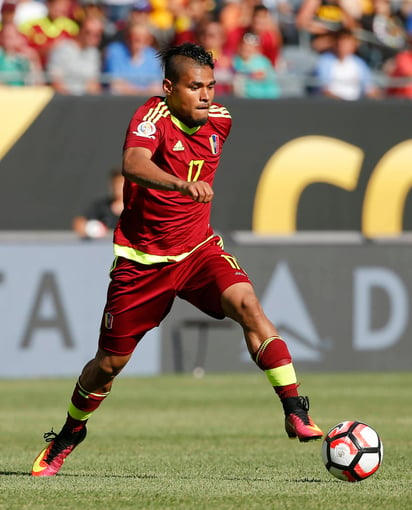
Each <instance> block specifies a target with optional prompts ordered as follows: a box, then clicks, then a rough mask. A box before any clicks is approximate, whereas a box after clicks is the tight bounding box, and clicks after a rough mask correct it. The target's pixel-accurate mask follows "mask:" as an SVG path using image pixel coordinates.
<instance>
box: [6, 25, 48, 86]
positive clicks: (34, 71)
mask: <svg viewBox="0 0 412 510" xmlns="http://www.w3.org/2000/svg"><path fill="white" fill-rule="evenodd" d="M0 83H2V84H4V85H13V86H22V85H40V84H42V83H43V76H42V70H41V65H40V59H39V58H38V55H37V54H36V52H34V51H33V50H32V49H31V48H29V47H28V46H27V43H26V41H25V39H24V37H23V36H22V35H21V33H20V32H19V31H18V29H17V27H16V26H15V25H14V24H13V23H6V24H5V25H4V26H3V28H2V30H1V31H0Z"/></svg>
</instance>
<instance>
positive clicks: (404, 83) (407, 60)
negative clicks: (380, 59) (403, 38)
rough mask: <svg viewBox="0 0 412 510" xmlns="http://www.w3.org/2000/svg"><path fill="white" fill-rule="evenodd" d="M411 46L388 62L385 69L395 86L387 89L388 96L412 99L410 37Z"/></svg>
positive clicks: (411, 49) (411, 48)
mask: <svg viewBox="0 0 412 510" xmlns="http://www.w3.org/2000/svg"><path fill="white" fill-rule="evenodd" d="M408 41H409V44H408V46H407V48H405V50H403V51H400V52H399V53H398V54H397V55H396V56H395V57H394V58H393V59H391V60H390V61H388V62H387V64H386V65H385V67H384V69H385V72H386V74H387V75H388V77H389V78H391V79H392V80H393V85H391V86H389V87H388V89H387V95H388V96H394V97H405V98H408V99H412V36H411V35H410V36H409V37H408Z"/></svg>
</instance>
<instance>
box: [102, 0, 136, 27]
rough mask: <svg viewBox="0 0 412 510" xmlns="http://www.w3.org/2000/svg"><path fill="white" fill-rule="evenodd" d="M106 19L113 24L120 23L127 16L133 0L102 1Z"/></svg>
mask: <svg viewBox="0 0 412 510" xmlns="http://www.w3.org/2000/svg"><path fill="white" fill-rule="evenodd" d="M102 2H103V5H104V11H105V13H106V16H107V19H108V20H109V21H111V22H113V23H119V22H120V23H121V22H122V20H125V19H127V18H128V16H129V12H130V11H131V9H132V5H133V4H134V2H135V0H102Z"/></svg>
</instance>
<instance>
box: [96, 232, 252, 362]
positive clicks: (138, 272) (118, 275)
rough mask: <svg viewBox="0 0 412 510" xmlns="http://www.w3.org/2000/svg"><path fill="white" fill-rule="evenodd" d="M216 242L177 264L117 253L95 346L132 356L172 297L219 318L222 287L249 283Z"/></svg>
mask: <svg viewBox="0 0 412 510" xmlns="http://www.w3.org/2000/svg"><path fill="white" fill-rule="evenodd" d="M219 241H220V238H219V237H218V236H216V237H213V238H212V239H211V240H210V241H209V242H208V243H206V244H204V245H203V246H201V247H200V248H198V249H197V250H195V252H193V253H192V254H191V255H189V256H188V257H186V258H185V259H184V260H182V261H181V262H173V263H167V264H154V265H150V266H148V265H144V264H139V263H136V262H133V261H131V260H128V259H125V258H122V257H118V258H117V260H116V261H115V262H116V263H115V267H114V268H113V269H112V271H111V273H110V277H111V282H110V285H109V289H108V294H107V302H106V306H105V309H104V314H103V319H102V324H101V328H100V339H99V347H100V348H101V349H104V350H105V351H109V352H112V353H114V354H118V355H127V354H130V353H131V352H132V351H133V350H134V348H135V347H136V345H137V343H138V342H139V340H140V339H141V338H142V337H143V335H144V334H145V333H146V332H147V331H149V330H150V329H152V328H154V327H155V326H158V325H159V324H160V323H161V321H162V320H163V319H164V318H165V317H166V315H167V314H168V313H169V311H170V309H171V307H172V304H173V301H174V299H175V297H176V296H179V297H180V298H182V299H185V300H186V301H189V303H192V304H193V305H194V306H196V307H197V308H199V309H200V310H202V311H203V312H204V313H206V314H208V315H210V316H212V317H215V318H216V319H223V318H224V317H225V315H224V312H223V310H222V306H221V302H220V299H221V295H222V293H223V291H224V290H225V289H227V288H228V287H230V286H231V285H233V284H234V283H239V282H247V283H251V282H250V280H249V278H248V276H247V274H246V272H245V271H244V270H243V269H242V268H241V267H240V266H239V264H238V262H237V260H236V258H235V257H233V256H232V255H230V254H229V253H227V252H225V251H224V250H223V249H222V248H221V247H220V246H219V244H218V243H219Z"/></svg>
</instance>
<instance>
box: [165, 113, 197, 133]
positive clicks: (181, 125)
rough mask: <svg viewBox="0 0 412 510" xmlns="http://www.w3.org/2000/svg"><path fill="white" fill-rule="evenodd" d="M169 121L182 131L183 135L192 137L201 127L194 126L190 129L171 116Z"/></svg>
mask: <svg viewBox="0 0 412 510" xmlns="http://www.w3.org/2000/svg"><path fill="white" fill-rule="evenodd" d="M170 119H171V121H172V122H173V124H174V125H175V126H177V127H178V128H179V129H180V130H182V131H183V132H184V133H186V134H188V135H193V134H194V133H196V132H197V131H199V129H200V128H201V127H202V126H195V127H192V128H190V127H188V126H186V124H184V123H183V122H182V121H181V120H179V119H178V118H177V117H175V116H174V115H172V114H170Z"/></svg>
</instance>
